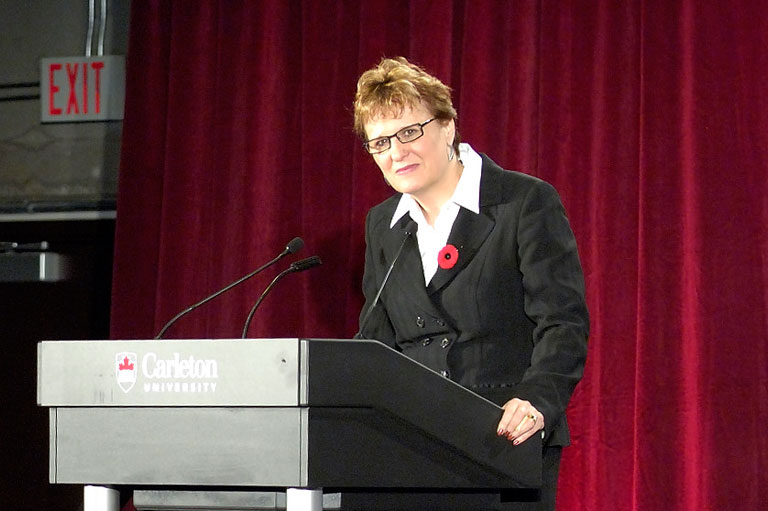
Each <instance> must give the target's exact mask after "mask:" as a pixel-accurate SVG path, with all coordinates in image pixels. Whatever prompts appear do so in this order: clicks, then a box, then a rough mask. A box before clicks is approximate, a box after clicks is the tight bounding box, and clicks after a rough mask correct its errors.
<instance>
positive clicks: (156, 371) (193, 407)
mask: <svg viewBox="0 0 768 511" xmlns="http://www.w3.org/2000/svg"><path fill="white" fill-rule="evenodd" d="M37 399H38V404H39V405H41V406H45V407H48V408H49V409H50V412H49V413H50V481H51V483H56V484H84V485H89V486H96V487H105V488H118V489H124V490H126V491H133V492H134V493H133V497H134V504H135V505H136V507H137V508H139V509H148V510H149V509H215V510H235V509H236V510H245V509H254V510H255V509H285V508H286V507H287V508H288V509H289V510H292V509H297V508H298V507H297V505H296V504H295V502H296V501H295V500H294V505H292V504H291V493H290V492H291V491H293V490H294V489H303V490H311V492H310V493H309V495H310V497H309V498H310V500H311V501H312V502H314V504H311V506H315V507H314V508H313V509H319V507H318V504H317V502H319V500H318V494H319V495H321V496H324V497H325V498H324V499H322V500H323V501H324V502H325V503H324V504H323V505H324V506H325V508H329V509H340V510H347V509H361V508H365V509H369V510H372V509H379V507H377V506H379V505H381V506H385V505H386V506H391V507H382V509H383V508H386V509H394V508H397V509H406V508H408V506H409V504H408V502H409V501H410V502H414V504H413V506H414V508H415V509H427V508H429V507H430V505H429V504H424V502H427V501H430V502H432V501H435V499H437V500H439V499H444V501H443V502H442V503H441V504H439V506H438V507H439V508H440V509H445V510H447V509H451V508H452V507H453V508H455V509H458V507H454V506H459V505H460V504H458V503H460V502H461V500H462V499H465V500H466V499H470V501H472V499H475V498H476V497H477V498H479V496H480V495H483V496H487V495H491V496H494V495H496V496H497V498H498V495H499V494H502V493H503V494H506V493H507V492H510V493H511V494H512V495H513V494H514V492H515V491H516V490H520V489H535V488H538V487H539V486H540V481H541V440H540V438H538V436H536V438H532V439H530V440H528V441H526V442H524V443H523V444H522V445H520V446H513V445H512V444H511V442H508V441H507V440H505V439H503V438H499V437H498V436H496V434H495V427H496V424H497V423H498V421H499V419H500V417H501V414H502V411H501V408H499V407H498V406H496V405H495V404H493V403H491V402H490V401H487V400H485V399H483V398H482V397H480V396H478V395H476V394H474V393H472V392H470V391H469V390H467V389H465V388H463V387H461V386H460V385H457V384H456V383H454V382H452V381H450V380H448V379H446V378H444V377H443V376H441V375H439V374H437V373H435V372H434V371H431V370H430V369H428V368H426V367H424V366H422V365H420V364H418V363H416V362H414V361H412V360H410V359H408V358H407V357H405V356H403V355H402V354H400V353H398V352H397V351H395V350H392V349H390V348H388V347H387V346H385V345H383V344H381V343H379V342H377V341H371V340H333V339H248V340H240V339H237V340H230V339H217V340H162V341H154V340H152V341H150V340H146V341H44V342H41V343H40V344H39V345H38V390H37ZM286 490H288V493H287V495H288V496H287V497H286ZM294 495H296V494H295V493H294ZM371 495H376V496H377V498H372V497H371ZM86 498H88V497H87V496H86ZM302 498H303V497H302ZM365 499H368V500H367V501H366V500H365ZM363 501H364V502H366V503H365V504H361V503H360V502H363ZM377 502H378V504H377ZM382 502H388V503H389V504H381V503H382ZM393 502H397V503H396V504H393ZM88 505H89V503H88V502H86V506H88ZM90 505H91V507H93V506H94V504H90ZM360 506H362V507H360ZM470 507H473V505H470ZM86 509H88V507H86Z"/></svg>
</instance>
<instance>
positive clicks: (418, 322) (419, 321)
mask: <svg viewBox="0 0 768 511" xmlns="http://www.w3.org/2000/svg"><path fill="white" fill-rule="evenodd" d="M426 324H427V322H426V321H424V318H422V317H421V316H416V326H417V327H419V328H424V325H426Z"/></svg>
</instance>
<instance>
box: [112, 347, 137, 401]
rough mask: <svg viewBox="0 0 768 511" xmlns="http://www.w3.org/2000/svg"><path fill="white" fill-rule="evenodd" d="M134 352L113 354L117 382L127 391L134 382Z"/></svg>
mask: <svg viewBox="0 0 768 511" xmlns="http://www.w3.org/2000/svg"><path fill="white" fill-rule="evenodd" d="M136 373H137V371H136V353H128V352H125V351H124V352H122V353H118V354H117V355H116V356H115V376H116V377H117V384H118V385H120V388H121V389H123V392H125V393H128V391H129V390H131V389H132V388H133V386H134V385H135V384H136Z"/></svg>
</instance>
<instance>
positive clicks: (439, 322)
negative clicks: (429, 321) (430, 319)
mask: <svg viewBox="0 0 768 511" xmlns="http://www.w3.org/2000/svg"><path fill="white" fill-rule="evenodd" d="M435 323H437V326H445V321H443V320H442V319H438V320H437V321H435Z"/></svg>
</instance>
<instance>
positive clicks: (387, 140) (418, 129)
mask: <svg viewBox="0 0 768 511" xmlns="http://www.w3.org/2000/svg"><path fill="white" fill-rule="evenodd" d="M435 119H436V117H433V118H431V119H429V120H427V121H424V122H417V123H416V124H411V125H409V126H406V127H405V128H401V129H400V130H398V131H397V133H395V134H393V135H387V136H386V137H377V138H372V139H371V140H366V141H365V142H363V147H364V148H365V150H366V151H368V152H369V153H371V154H379V153H383V152H384V151H386V150H387V149H389V148H390V147H392V138H393V137H397V139H398V140H399V141H400V143H401V144H407V143H409V142H413V141H414V140H416V139H419V138H421V137H422V135H424V126H426V125H427V124H429V123H430V122H432V121H434V120H435Z"/></svg>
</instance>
